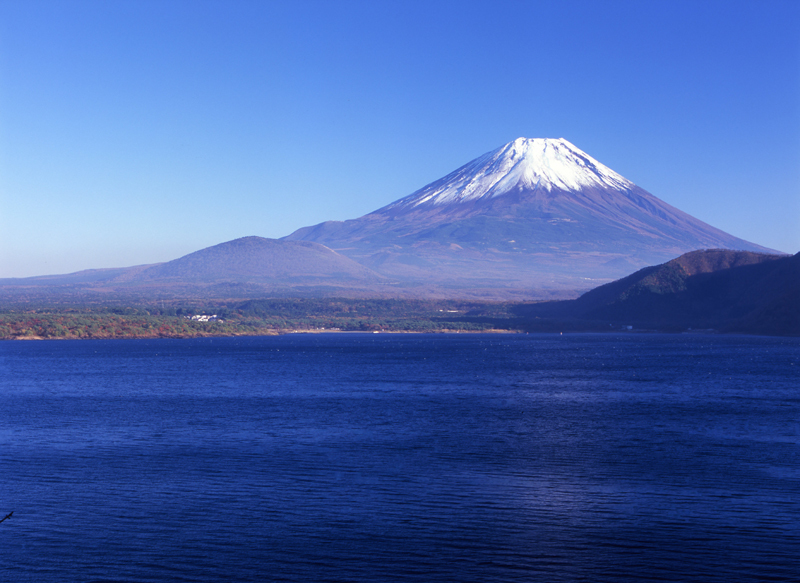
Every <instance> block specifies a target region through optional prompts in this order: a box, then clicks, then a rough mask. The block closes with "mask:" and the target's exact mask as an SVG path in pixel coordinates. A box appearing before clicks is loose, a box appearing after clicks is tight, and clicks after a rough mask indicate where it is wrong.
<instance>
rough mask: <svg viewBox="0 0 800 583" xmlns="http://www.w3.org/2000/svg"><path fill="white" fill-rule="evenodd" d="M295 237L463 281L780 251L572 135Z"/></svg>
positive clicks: (537, 280)
mask: <svg viewBox="0 0 800 583" xmlns="http://www.w3.org/2000/svg"><path fill="white" fill-rule="evenodd" d="M285 239H286V240H306V241H315V242H319V243H322V244H324V245H327V246H329V247H331V248H333V249H335V250H337V251H339V252H341V253H343V254H345V255H347V256H349V257H352V258H353V259H355V260H357V261H359V262H360V263H362V264H364V265H367V266H369V267H370V268H372V269H375V270H376V271H378V272H381V273H384V274H387V275H391V276H394V277H400V278H406V279H412V280H413V279H417V280H421V281H422V280H434V281H443V280H447V281H449V282H451V283H453V285H456V286H458V285H475V284H476V283H478V284H480V283H483V284H486V285H497V286H500V287H509V286H510V287H515V286H516V287H518V286H524V285H529V286H535V287H538V288H548V287H551V288H553V287H555V288H557V287H572V288H584V289H586V288H588V287H591V285H592V283H593V282H596V281H597V280H603V279H605V280H608V279H611V278H615V277H620V276H622V275H624V274H626V273H630V271H631V270H632V269H636V268H638V267H642V266H644V265H648V264H653V263H660V262H662V261H665V260H668V259H670V258H673V257H675V256H677V255H680V254H681V253H685V252H686V251H690V250H693V249H698V248H710V247H719V248H730V249H742V250H749V251H756V252H769V251H770V250H769V249H766V248H764V247H761V246H759V245H755V244H753V243H749V242H747V241H744V240H742V239H739V238H736V237H734V236H732V235H729V234H727V233H725V232H723V231H720V230H719V229H716V228H714V227H711V226H710V225H707V224H705V223H703V222H702V221H700V220H698V219H695V218H694V217H691V216H690V215H688V214H686V213H684V212H682V211H680V210H678V209H676V208H674V207H672V206H670V205H668V204H666V203H665V202H663V201H661V200H659V199H658V198H656V197H655V196H653V195H652V194H650V193H648V192H647V191H645V190H643V189H641V188H639V187H638V186H636V185H635V184H633V183H632V182H630V181H629V180H627V179H625V178H624V177H622V176H620V175H619V174H617V173H616V172H614V171H613V170H611V169H610V168H608V167H606V166H604V165H603V164H601V163H600V162H598V161H597V160H595V159H594V158H592V157H591V156H589V155H588V154H586V153H585V152H582V151H581V150H579V149H578V148H576V147H575V146H573V145H572V144H570V143H569V142H567V141H566V140H564V139H558V140H552V139H525V138H519V139H517V140H515V141H513V142H510V143H509V144H506V145H505V146H502V147H500V148H498V149H496V150H494V151H492V152H489V153H487V154H485V155H483V156H481V157H479V158H477V159H475V160H473V161H472V162H469V163H468V164H466V165H464V166H462V167H461V168H459V169H457V170H456V171H454V172H452V173H451V174H449V175H447V176H445V177H444V178H442V179H440V180H438V181H436V182H433V183H431V184H429V185H427V186H425V187H424V188H422V189H420V190H418V191H417V192H415V193H412V194H411V195H409V196H407V197H405V198H402V199H400V200H398V201H396V202H394V203H392V204H389V205H387V206H385V207H383V208H381V209H378V210H376V211H374V212H372V213H370V214H367V215H365V216H363V217H361V218H358V219H353V220H349V221H343V222H336V221H329V222H325V223H321V224H319V225H315V226H312V227H305V228H303V229H299V230H298V231H296V232H294V233H292V234H291V235H289V236H288V237H286V238H285Z"/></svg>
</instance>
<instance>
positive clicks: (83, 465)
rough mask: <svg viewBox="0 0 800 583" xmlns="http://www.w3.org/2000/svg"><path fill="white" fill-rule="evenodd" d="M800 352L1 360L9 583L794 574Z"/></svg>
mask: <svg viewBox="0 0 800 583" xmlns="http://www.w3.org/2000/svg"><path fill="white" fill-rule="evenodd" d="M798 366H800V342H799V341H798V340H796V339H792V340H786V339H769V338H743V337H708V336H661V335H654V336H634V335H623V336H611V335H570V336H566V337H556V336H548V335H540V336H534V335H531V336H511V335H469V336H464V335H459V336H441V335H437V336H424V335H408V336H388V335H387V336H384V335H317V336H305V335H303V336H300V335H298V336H284V337H270V338H247V339H213V340H209V339H204V340H191V341H170V340H163V341H85V342H37V343H25V344H23V343H10V342H7V343H3V344H0V391H2V393H0V394H2V400H3V407H2V411H1V412H0V421H2V424H1V425H0V448H2V449H0V472H2V473H0V485H2V490H0V505H2V507H0V513H1V512H9V511H11V510H13V511H14V515H13V517H12V518H11V519H9V520H8V521H6V522H4V523H3V524H2V525H0V543H2V547H3V553H2V557H1V558H0V561H1V562H0V569H2V573H3V577H5V578H7V579H8V580H9V581H44V582H47V581H63V580H75V581H166V580H170V581H215V580H230V581H263V580H274V581H530V580H532V579H541V580H546V581H589V580H591V581H619V580H640V581H665V580H666V581H674V580H681V581H761V580H764V581H766V580H789V579H791V578H792V577H794V576H796V573H798V572H800V559H798V557H800V526H799V525H800V475H799V472H798V468H800V456H799V455H798V450H799V448H798V446H799V445H800V435H799V433H800V429H798V423H797V419H800V397H799V396H798V393H797V386H798V385H797V367H798Z"/></svg>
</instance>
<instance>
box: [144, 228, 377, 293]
mask: <svg viewBox="0 0 800 583" xmlns="http://www.w3.org/2000/svg"><path fill="white" fill-rule="evenodd" d="M381 279H382V278H381V277H380V276H379V275H377V274H376V273H374V272H372V271H371V270H369V269H367V268H365V267H364V266H362V265H359V264H358V263H356V262H355V261H353V260H352V259H348V258H347V257H344V256H342V255H340V254H338V253H336V252H335V251H332V250H330V249H328V248H327V247H325V246H323V245H319V244H317V243H311V242H308V241H281V240H279V239H265V238H263V237H242V238H241V239H235V240H233V241H227V242H225V243H220V244H219V245H214V246H213V247H207V248H205V249H201V250H200V251H195V252H194V253H190V254H189V255H186V256H184V257H181V258H179V259H175V260H173V261H169V262H167V263H162V264H159V265H155V266H153V267H150V268H148V269H146V270H144V271H142V272H141V273H139V274H138V275H137V277H136V281H142V282H144V281H148V282H152V281H163V280H178V281H184V282H202V283H215V282H220V281H235V282H239V283H242V282H246V283H280V284H286V283H292V282H295V283H296V282H301V281H314V282H321V281H329V282H337V283H345V282H362V283H363V282H374V281H379V280H381Z"/></svg>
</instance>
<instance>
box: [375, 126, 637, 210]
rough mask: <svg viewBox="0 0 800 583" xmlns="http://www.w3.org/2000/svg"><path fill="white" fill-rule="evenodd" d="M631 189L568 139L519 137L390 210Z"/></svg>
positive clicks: (398, 202) (625, 182) (430, 185)
mask: <svg viewBox="0 0 800 583" xmlns="http://www.w3.org/2000/svg"><path fill="white" fill-rule="evenodd" d="M633 186H634V184H633V183H632V182H630V181H629V180H627V179H625V178H624V177H623V176H620V175H619V174H617V173H616V172H614V171H613V170H611V169H610V168H608V167H607V166H604V165H603V164H601V163H600V162H598V161H597V160H595V159H594V158H592V157H591V156H589V155H588V154H587V153H586V152H583V151H582V150H580V149H578V148H576V147H575V146H573V145H572V144H571V143H569V142H568V141H567V140H565V139H564V138H559V139H550V138H534V139H531V138H517V139H516V140H514V141H513V142H509V143H508V144H506V145H504V146H501V147H500V148H497V149H496V150H492V151H491V152H489V153H487V154H484V155H483V156H481V157H479V158H476V159H475V160H473V161H472V162H469V163H467V164H465V165H464V166H462V167H461V168H459V169H458V170H456V171H454V172H451V173H450V174H448V175H447V176H445V177H444V178H441V179H440V180H437V181H436V182H434V183H432V184H429V185H427V186H425V187H424V188H422V189H420V190H418V191H416V192H414V193H413V194H411V195H409V196H407V197H405V198H403V199H401V200H399V201H397V202H396V203H394V204H392V205H389V207H388V208H398V207H406V208H407V207H416V206H419V205H442V204H449V203H454V202H466V201H475V200H478V199H482V198H494V197H498V196H501V195H503V194H506V193H508V192H512V191H515V190H529V191H535V190H539V189H543V190H546V191H551V190H553V189H555V190H562V191H578V190H580V189H582V188H585V187H600V188H611V189H614V190H618V191H623V192H624V191H627V190H629V189H631V188H632V187H633Z"/></svg>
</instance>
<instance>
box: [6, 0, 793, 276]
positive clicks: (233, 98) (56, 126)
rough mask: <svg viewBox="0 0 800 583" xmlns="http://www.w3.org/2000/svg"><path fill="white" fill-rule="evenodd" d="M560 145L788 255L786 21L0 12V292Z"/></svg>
mask: <svg viewBox="0 0 800 583" xmlns="http://www.w3.org/2000/svg"><path fill="white" fill-rule="evenodd" d="M520 136H525V137H531V138H533V137H550V138H558V137H563V138H566V139H568V140H569V141H571V142H572V143H574V144H575V145H576V146H578V147H579V148H581V149H583V150H584V151H586V152H587V153H589V154H590V155H592V156H594V157H595V158H597V159H598V160H599V161H601V162H603V163H604V164H606V165H608V166H610V167H611V168H613V169H614V170H616V171H617V172H619V173H621V174H622V175H623V176H625V177H627V178H629V179H630V180H632V181H634V182H635V183H637V184H638V185H639V186H641V187H643V188H645V189H646V190H648V191H650V192H651V193H653V194H654V195H656V196H658V197H659V198H661V199H663V200H665V201H666V202H668V203H670V204H672V205H674V206H676V207H678V208H680V209H682V210H684V211H686V212H688V213H690V214H692V215H694V216H696V217H698V218H700V219H702V220H704V221H706V222H708V223H710V224H712V225H714V226H716V227H719V228H721V229H723V230H725V231H728V232H730V233H732V234H734V235H736V236H739V237H743V238H745V239H748V240H750V241H753V242H755V243H759V244H761V245H766V246H768V247H772V248H776V249H779V250H782V251H786V252H793V253H794V252H797V251H798V250H800V2H799V1H797V0H786V1H783V0H761V1H746V2H743V1H736V0H726V1H722V2H716V1H701V2H698V1H690V2H682V1H679V0H668V1H658V0H646V1H644V0H642V1H640V0H637V1H614V0H609V1H600V0H597V1H562V2H534V1H527V2H526V1H502V0H501V1H496V0H495V1H492V2H489V1H480V2H469V1H465V0H460V1H452V2H451V1H436V0H427V1H424V2H422V1H421V2H416V1H412V0H396V1H392V2H389V1H384V2H382V1H380V0H370V1H363V2H362V1H344V0H342V1H335V0H291V1H289V0H286V1H283V2H269V1H235V0H225V1H197V0H191V1H188V0H187V1H172V2H170V1H165V0H156V1H147V0H132V1H125V0H116V1H106V0H98V1H92V0H82V1H77V0H76V1H68V0H66V1H57V0H49V1H37V0H25V1H22V0H0V277H23V276H29V275H38V274H52V273H66V272H71V271H77V270H80V269H87V268H99V267H122V266H129V265H136V264H142V263H154V262H159V261H166V260H170V259H174V258H177V257H179V256H181V255H184V254H186V253H189V252H192V251H196V250H198V249H201V248H203V247H207V246H209V245H214V244H217V243H221V242H223V241H228V240H231V239H235V238H237V237H242V236H246V235H260V236H264V237H282V236H284V235H287V234H289V233H291V232H292V231H294V230H295V229H297V228H299V227H302V226H306V225H311V224H315V223H318V222H321V221H323V220H329V219H338V220H342V219H348V218H355V217H357V216H360V215H363V214H365V213H367V212H370V211H372V210H375V209H377V208H379V207H381V206H383V205H385V204H387V203H389V202H391V201H394V200H396V199H398V198H400V197H402V196H405V195H407V194H410V193H411V192H413V191H414V190H416V189H418V188H420V187H422V186H424V185H425V184H427V183H429V182H431V181H433V180H435V179H437V178H440V177H441V176H443V175H445V174H447V173H448V172H450V171H452V170H454V169H455V168H456V167H458V166H460V165H462V164H464V163H466V162H468V161H469V160H471V159H473V158H475V157H476V156H479V155H481V154H483V153H485V152H487V151H489V150H491V149H494V148H496V147H498V146H500V145H502V144H504V143H506V142H508V141H510V140H513V139H514V138H517V137H520Z"/></svg>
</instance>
